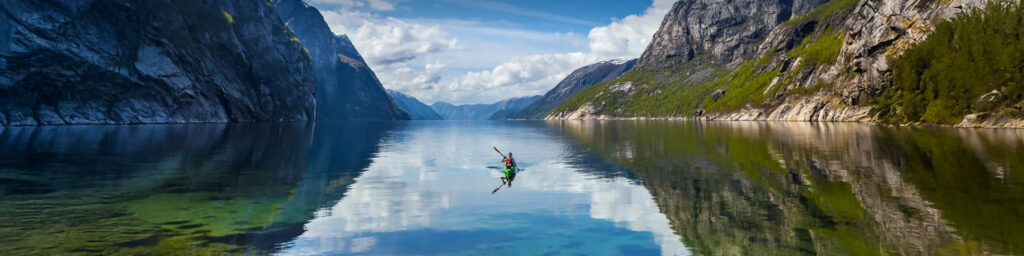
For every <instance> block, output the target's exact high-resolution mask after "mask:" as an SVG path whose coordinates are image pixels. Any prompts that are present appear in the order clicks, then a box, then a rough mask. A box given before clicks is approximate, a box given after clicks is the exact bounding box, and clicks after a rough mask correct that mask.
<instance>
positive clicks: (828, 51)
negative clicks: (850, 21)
mask: <svg viewBox="0 0 1024 256" xmlns="http://www.w3.org/2000/svg"><path fill="white" fill-rule="evenodd" d="M845 36H846V35H845V34H844V33H842V32H839V31H833V30H831V29H830V30H828V31H825V33H822V34H821V35H820V36H818V39H817V40H813V38H812V37H810V36H809V37H806V38H804V41H803V43H801V44H800V46H797V47H796V48H793V50H792V51H790V52H789V56H790V57H794V58H796V57H802V58H803V59H804V63H801V64H800V65H801V66H803V65H808V64H810V65H815V66H817V65H822V64H832V63H835V62H836V60H837V59H838V58H839V51H840V50H841V49H842V48H843V38H844V37H845ZM797 69H799V68H797Z"/></svg>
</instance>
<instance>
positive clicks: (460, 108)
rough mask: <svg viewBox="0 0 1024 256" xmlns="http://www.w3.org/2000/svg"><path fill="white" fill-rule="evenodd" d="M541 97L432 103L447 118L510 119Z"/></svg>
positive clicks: (432, 106)
mask: <svg viewBox="0 0 1024 256" xmlns="http://www.w3.org/2000/svg"><path fill="white" fill-rule="evenodd" d="M540 98H541V96H540V95H536V96H529V97H520V98H511V99H506V100H502V101H499V102H495V103H491V104H465V105H453V104H451V103H447V102H435V103H434V104H430V108H432V109H434V111H436V112H437V114H439V115H441V117H444V119H445V120H488V119H491V120H497V119H508V117H509V116H511V115H513V114H515V113H516V112H519V111H520V110H522V109H523V108H525V107H526V106H529V105H530V104H533V103H534V102H536V101H537V100H539V99H540Z"/></svg>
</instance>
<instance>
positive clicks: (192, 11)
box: [0, 0, 316, 125]
mask: <svg viewBox="0 0 1024 256" xmlns="http://www.w3.org/2000/svg"><path fill="white" fill-rule="evenodd" d="M292 38H293V36H292V34H291V33H290V32H289V30H288V29H287V27H285V25H284V23H283V22H282V21H281V19H280V18H279V17H278V15H277V14H276V13H275V12H274V8H273V6H270V5H268V4H266V3H265V2H263V1H251V0H224V1H200V0H176V1H169V0H116V1H115V0H76V1H64V0H53V1H36V0H9V1H0V124H2V125H52V124H126V123H181V122H232V121H298V120H312V119H315V118H316V116H315V113H314V111H315V108H316V101H315V100H314V79H313V68H312V65H311V63H310V60H309V58H310V56H309V54H307V53H305V52H304V51H303V48H302V45H301V44H300V43H299V42H297V41H295V40H291V39H292Z"/></svg>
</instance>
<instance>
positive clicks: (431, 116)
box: [388, 90, 444, 120]
mask: <svg viewBox="0 0 1024 256" xmlns="http://www.w3.org/2000/svg"><path fill="white" fill-rule="evenodd" d="M388 94H390V95H391V98H393V99H395V102H396V103H398V106H399V107H401V108H402V109H403V110H405V112H407V113H409V117H410V118H411V119H413V120H441V119H444V118H442V117H441V115H438V114H437V112H434V109H432V108H430V106H427V104H423V102H420V101H419V100H417V99H416V98H413V97H412V96H409V95H405V94H404V93H402V92H399V91H392V90H388Z"/></svg>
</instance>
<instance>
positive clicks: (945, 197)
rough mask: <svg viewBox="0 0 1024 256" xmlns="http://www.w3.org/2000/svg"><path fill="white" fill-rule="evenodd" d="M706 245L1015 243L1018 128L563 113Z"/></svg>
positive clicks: (939, 248)
mask: <svg viewBox="0 0 1024 256" xmlns="http://www.w3.org/2000/svg"><path fill="white" fill-rule="evenodd" d="M552 125H553V127H557V129H558V130H560V131H563V132H564V133H565V134H567V135H568V136H569V137H572V138H575V139H576V140H578V141H579V143H581V144H584V145H586V146H588V147H593V148H596V149H600V150H602V151H603V152H604V155H605V156H606V157H608V158H609V159H614V160H613V161H615V162H617V163H619V164H622V165H624V166H626V167H627V168H629V169H630V170H632V171H633V172H635V173H636V174H637V176H638V177H639V178H640V179H641V180H642V181H643V182H644V185H645V186H646V187H647V188H648V189H649V190H650V191H651V193H652V194H653V195H654V197H655V198H656V200H657V202H658V205H659V207H660V208H661V211H662V212H664V213H666V215H668V217H669V219H670V220H671V221H672V226H673V228H674V229H675V230H676V231H677V232H678V233H679V234H680V235H681V236H682V237H683V240H684V242H686V244H687V245H689V246H691V248H692V249H694V250H695V251H697V252H698V253H701V254H715V255H717V254H766V253H769V252H770V253H772V254H781V255H792V254H878V253H880V252H888V253H896V254H911V255H917V254H937V253H1022V250H1024V236H1022V233H1024V231H1022V229H1021V228H1020V227H1019V226H1018V225H1016V224H1015V221H1014V220H1013V219H1016V218H1019V216H1024V215H1022V214H1024V209H1022V208H1024V203H1021V202H1024V190H1022V188H1024V186H1021V185H1024V184H1022V183H1024V179H1022V178H1020V177H1017V176H1015V175H1013V173H1015V172H1016V171H1019V170H1022V169H1024V164H1022V158H1021V157H1020V156H1021V155H1022V153H1024V152H1022V149H1024V146H1022V145H1024V144H1022V141H1024V134H1021V133H1020V132H1019V131H1017V130H966V129H908V128H880V127H875V126H869V125H860V124H809V123H782V122H780V123H764V122H727V123H717V122H710V123H705V122H672V121H652V122H616V121H604V122H602V121H589V122H578V121H565V122H553V123H552Z"/></svg>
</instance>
